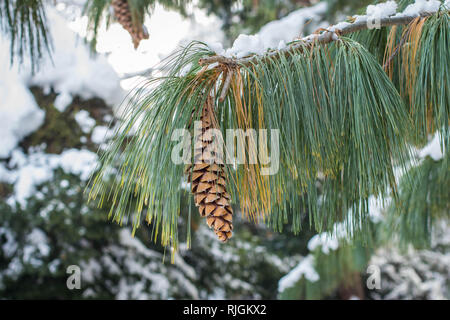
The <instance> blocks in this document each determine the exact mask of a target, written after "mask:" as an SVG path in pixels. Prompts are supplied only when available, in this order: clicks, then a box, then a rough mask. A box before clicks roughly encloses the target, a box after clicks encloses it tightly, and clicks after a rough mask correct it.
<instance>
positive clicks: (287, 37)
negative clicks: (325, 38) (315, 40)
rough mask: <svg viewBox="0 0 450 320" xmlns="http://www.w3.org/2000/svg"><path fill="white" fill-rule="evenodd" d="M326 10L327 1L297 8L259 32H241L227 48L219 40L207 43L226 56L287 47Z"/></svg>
mask: <svg viewBox="0 0 450 320" xmlns="http://www.w3.org/2000/svg"><path fill="white" fill-rule="evenodd" d="M326 10H327V4H326V2H319V3H318V4H316V5H314V6H311V7H307V8H302V9H299V10H296V11H294V12H292V13H290V14H289V15H287V16H286V17H284V18H282V19H280V20H276V21H271V22H269V23H267V24H266V25H265V26H263V27H262V28H261V29H260V31H259V32H258V33H257V34H254V35H245V34H240V35H239V36H238V37H237V38H236V40H235V41H234V43H233V46H232V47H231V48H229V49H227V50H223V47H222V45H221V44H219V43H217V42H213V43H211V44H209V43H207V44H208V46H209V48H210V49H211V50H212V51H214V52H215V53H216V54H218V55H224V56H226V57H234V58H242V57H245V56H247V55H250V54H264V53H265V52H266V51H267V50H268V49H278V48H282V47H285V43H286V42H290V41H292V40H294V39H295V38H297V37H299V36H300V35H301V34H302V33H303V30H304V27H305V25H306V23H307V22H308V21H310V20H312V21H315V22H317V21H318V20H320V18H321V17H322V16H323V15H324V14H325V13H326Z"/></svg>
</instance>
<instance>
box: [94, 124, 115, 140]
mask: <svg viewBox="0 0 450 320" xmlns="http://www.w3.org/2000/svg"><path fill="white" fill-rule="evenodd" d="M113 135H114V130H111V129H110V128H108V127H106V126H96V127H95V128H94V130H92V133H91V140H92V142H94V143H96V144H102V143H104V142H105V141H106V140H108V139H109V138H111V137H112V136H113Z"/></svg>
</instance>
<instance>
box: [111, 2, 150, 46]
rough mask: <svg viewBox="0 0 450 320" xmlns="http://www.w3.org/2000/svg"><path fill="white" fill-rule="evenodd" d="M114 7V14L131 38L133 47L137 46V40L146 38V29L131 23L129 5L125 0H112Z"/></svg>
mask: <svg viewBox="0 0 450 320" xmlns="http://www.w3.org/2000/svg"><path fill="white" fill-rule="evenodd" d="M111 5H112V7H113V9H114V16H115V17H116V19H117V21H118V22H119V23H120V24H121V25H122V27H123V28H124V29H125V30H127V31H128V33H129V34H130V35H131V38H132V39H133V44H134V48H135V49H136V48H137V47H138V46H139V42H141V40H143V39H148V37H149V35H148V31H147V29H146V28H145V26H144V25H142V24H141V25H139V26H136V25H135V23H133V18H132V15H131V11H130V7H129V5H128V2H127V0H113V1H112V3H111Z"/></svg>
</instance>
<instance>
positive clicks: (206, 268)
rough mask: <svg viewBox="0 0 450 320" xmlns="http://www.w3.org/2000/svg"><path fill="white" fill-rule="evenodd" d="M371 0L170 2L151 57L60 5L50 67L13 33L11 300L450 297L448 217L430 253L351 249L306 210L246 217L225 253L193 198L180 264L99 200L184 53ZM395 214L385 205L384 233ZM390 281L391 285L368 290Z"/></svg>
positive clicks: (7, 282) (8, 202)
mask: <svg viewBox="0 0 450 320" xmlns="http://www.w3.org/2000/svg"><path fill="white" fill-rule="evenodd" d="M370 2H371V1H350V0H348V1H337V0H329V1H317V0H316V1H314V0H283V1H275V0H240V1H237V0H197V1H193V2H189V3H188V4H186V5H180V6H177V7H175V8H173V7H171V6H168V5H164V4H165V3H164V1H159V2H157V3H156V4H155V6H154V9H153V11H152V14H151V17H148V18H147V19H146V22H145V26H146V28H147V30H148V31H149V34H150V37H149V39H148V40H144V41H142V42H141V44H140V46H139V48H138V49H137V50H135V49H134V48H133V44H132V42H131V40H130V39H131V38H130V35H129V34H128V33H127V32H126V31H125V30H124V29H123V28H122V26H120V25H119V24H118V23H113V24H112V25H110V26H109V28H106V26H102V27H101V28H100V31H99V34H98V38H97V39H96V43H95V45H94V51H95V52H92V50H91V49H90V45H89V43H88V42H89V41H90V40H91V39H90V38H89V36H90V35H89V33H88V32H86V27H87V23H88V19H87V17H86V16H85V15H84V14H83V7H84V4H85V1H84V0H72V1H70V0H64V1H59V0H56V1H48V4H47V9H48V10H47V18H48V22H49V27H50V32H51V34H52V37H53V42H52V45H53V55H52V58H51V59H50V58H48V57H47V58H45V57H44V59H43V62H42V64H41V67H40V68H39V70H38V71H37V72H36V73H33V72H32V68H31V66H30V65H29V64H28V63H27V61H23V62H21V63H15V64H14V65H12V66H11V64H10V61H11V57H10V54H9V52H10V51H9V47H8V46H9V40H8V39H7V38H6V36H4V35H1V34H0V71H1V74H2V77H1V78H0V298H2V299H447V298H449V297H450V252H449V248H450V233H449V230H450V229H449V227H448V225H447V224H446V223H445V222H442V223H439V224H437V226H436V227H435V228H434V229H433V234H432V235H431V238H430V241H429V243H428V245H427V246H426V247H421V246H412V245H410V244H408V245H404V246H402V247H400V249H398V248H399V246H396V245H391V244H390V243H389V242H383V243H382V244H380V245H378V244H377V245H373V244H372V245H370V244H368V245H354V244H353V245H352V244H348V243H345V241H343V240H342V239H340V237H339V232H336V234H335V235H334V236H326V235H323V234H316V232H314V231H313V230H309V229H308V228H307V226H308V225H309V224H308V215H307V213H306V212H305V214H304V223H303V225H304V226H305V228H304V229H303V231H302V232H301V233H300V234H293V233H292V232H290V231H289V230H290V229H289V222H287V225H286V228H285V229H284V230H283V233H277V232H274V231H273V230H271V229H268V228H267V227H266V226H265V225H264V224H258V225H255V224H254V223H252V222H249V221H246V220H245V219H242V218H241V217H240V216H239V214H236V215H235V216H236V218H235V219H236V222H235V233H234V236H233V238H232V240H231V241H230V242H228V243H227V244H226V245H223V244H221V243H219V242H218V241H217V240H216V239H215V236H214V234H213V233H212V232H209V230H208V228H207V226H206V224H205V223H204V221H202V220H201V219H200V218H199V217H197V215H195V214H193V215H192V219H188V216H189V214H188V212H189V208H188V207H189V202H188V201H187V196H188V195H187V196H186V198H183V199H180V201H182V202H183V203H184V205H183V206H182V208H185V210H184V211H183V212H181V214H180V218H179V226H180V227H179V230H180V231H179V232H180V235H179V238H180V239H185V238H186V237H185V233H186V232H191V234H192V242H191V243H190V248H188V244H187V243H182V244H181V245H180V250H179V251H178V252H177V253H175V261H174V262H175V263H173V264H172V263H171V261H170V256H171V250H170V248H163V247H161V246H160V245H158V244H155V243H153V242H152V239H151V231H152V226H147V225H146V224H143V225H142V226H141V227H140V228H139V229H138V231H137V233H136V236H135V237H132V236H131V230H130V228H129V227H128V226H127V224H126V223H124V225H123V226H119V225H116V224H114V223H112V222H111V221H108V212H109V208H108V205H107V204H106V205H105V206H104V207H103V208H102V209H98V208H97V207H96V206H95V204H89V203H87V201H86V199H87V196H86V194H85V192H84V190H85V186H86V183H87V181H88V179H89V177H90V174H91V173H92V171H93V170H94V169H95V168H96V166H97V163H98V156H97V150H99V149H102V148H104V147H105V143H107V141H108V139H109V138H110V137H111V129H110V128H109V126H110V124H111V125H112V126H114V124H115V121H116V120H115V115H116V114H117V112H119V110H120V104H121V102H122V101H123V99H125V98H126V94H127V92H128V91H129V90H131V89H132V88H134V87H135V86H139V84H140V83H141V82H142V81H143V80H144V79H145V78H146V77H148V76H151V75H158V74H159V73H160V70H158V69H157V68H155V66H156V65H157V64H158V62H159V61H161V59H163V58H165V57H167V56H168V55H169V54H170V53H171V52H173V51H174V50H175V49H176V48H177V47H178V46H180V45H185V44H187V43H189V41H190V40H194V39H195V40H200V41H205V42H206V43H215V42H220V43H223V45H224V47H229V46H230V45H231V44H232V43H233V41H234V40H235V39H236V37H237V36H238V35H239V34H241V33H245V34H254V33H258V32H260V33H261V34H265V35H266V36H272V37H276V40H277V41H279V40H285V41H286V42H287V41H290V40H292V39H293V38H295V37H298V36H301V35H307V34H310V33H312V32H313V31H314V30H316V29H317V28H320V27H327V26H329V25H330V24H333V23H336V22H339V21H342V20H345V18H346V17H347V16H348V15H353V14H358V13H364V12H365V7H366V6H367V5H368V4H369V3H370ZM268 30H271V32H268ZM273 30H279V32H274V31H273ZM436 145H438V142H437V139H432V137H431V139H430V144H429V145H428V146H426V147H425V148H424V149H423V150H422V151H421V152H419V153H418V154H419V157H421V158H422V159H423V162H422V163H423V165H426V166H429V167H430V172H431V171H432V170H433V168H434V167H436V166H439V165H441V162H442V155H440V154H439V151H436V150H438V149H439V148H438V147H436ZM442 201H443V206H442V207H439V208H437V210H448V204H449V202H448V196H447V197H446V198H444V199H443V200H442ZM388 207H389V206H388V205H386V204H384V203H379V202H378V201H376V200H375V199H374V201H373V203H372V206H371V223H372V225H373V233H374V237H375V238H376V237H377V236H378V235H379V234H381V233H382V230H383V221H384V220H385V219H386V215H387V212H388V211H389V208H388ZM192 212H195V209H192ZM188 220H189V222H188ZM444 221H445V220H444ZM189 230H190V231H189ZM336 230H337V231H339V226H336ZM71 265H75V266H79V267H80V270H81V288H80V289H73V290H69V289H68V288H67V285H66V281H67V278H68V276H69V275H70V274H68V273H67V268H68V267H69V266H71ZM374 277H375V278H374ZM376 277H378V278H379V279H380V280H381V282H380V285H375V287H374V286H370V285H368V283H372V284H374V283H375V284H377V281H376V280H377V278H376ZM374 279H375V280H374ZM374 281H375V282H374Z"/></svg>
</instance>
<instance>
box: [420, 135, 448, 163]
mask: <svg viewBox="0 0 450 320" xmlns="http://www.w3.org/2000/svg"><path fill="white" fill-rule="evenodd" d="M440 140H441V135H440V133H439V132H436V133H435V135H434V137H433V139H432V140H431V141H430V142H429V143H428V144H427V145H426V146H425V147H424V148H422V149H421V150H420V151H419V158H421V159H423V158H426V157H427V156H429V157H431V158H432V159H433V160H434V161H439V160H441V159H442V158H444V153H445V152H443V151H444V150H442V148H441V144H440Z"/></svg>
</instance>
